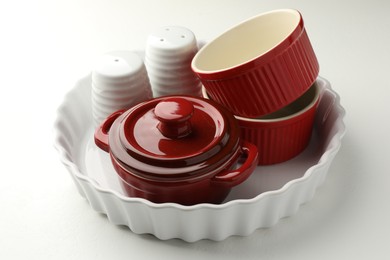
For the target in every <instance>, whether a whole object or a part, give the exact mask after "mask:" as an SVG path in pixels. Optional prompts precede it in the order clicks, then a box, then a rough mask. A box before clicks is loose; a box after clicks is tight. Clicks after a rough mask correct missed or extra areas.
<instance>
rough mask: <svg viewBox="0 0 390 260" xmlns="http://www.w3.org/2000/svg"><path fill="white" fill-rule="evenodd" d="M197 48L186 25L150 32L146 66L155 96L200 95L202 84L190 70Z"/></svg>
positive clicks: (194, 39)
mask: <svg viewBox="0 0 390 260" xmlns="http://www.w3.org/2000/svg"><path fill="white" fill-rule="evenodd" d="M197 51H198V47H197V41H196V38H195V35H194V34H193V32H192V31H190V30H189V29H187V28H184V27H179V26H164V27H160V28H157V29H156V30H155V31H153V32H152V33H151V34H150V35H149V37H148V40H147V43H146V50H145V65H146V68H147V71H148V75H149V78H150V82H151V85H152V89H153V95H154V97H160V96H166V95H173V94H185V95H193V96H201V83H200V81H199V79H198V78H197V77H196V76H195V75H194V73H193V72H192V70H191V61H192V58H193V57H194V56H195V54H196V52H197Z"/></svg>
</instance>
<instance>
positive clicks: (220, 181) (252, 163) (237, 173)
mask: <svg viewBox="0 0 390 260" xmlns="http://www.w3.org/2000/svg"><path fill="white" fill-rule="evenodd" d="M241 149H242V151H243V154H244V156H245V157H246V159H245V161H244V162H243V163H242V165H241V166H240V167H239V168H238V169H233V170H226V171H222V172H221V173H218V174H217V175H215V176H214V177H213V178H212V179H211V181H212V182H213V184H216V185H223V186H228V187H230V188H231V187H233V186H236V185H238V184H240V183H242V182H243V181H245V180H246V179H247V178H248V177H249V176H250V175H251V173H252V172H253V171H254V169H255V168H256V166H257V163H258V160H259V158H258V151H257V146H255V145H254V144H252V143H250V142H247V141H245V140H244V141H243V142H242V147H241Z"/></svg>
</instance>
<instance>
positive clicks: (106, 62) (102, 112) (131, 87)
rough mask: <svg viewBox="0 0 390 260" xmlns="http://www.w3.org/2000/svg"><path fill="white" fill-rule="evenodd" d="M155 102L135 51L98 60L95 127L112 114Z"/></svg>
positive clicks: (94, 82)
mask: <svg viewBox="0 0 390 260" xmlns="http://www.w3.org/2000/svg"><path fill="white" fill-rule="evenodd" d="M151 98H152V90H151V86H150V82H149V78H148V75H147V72H146V68H145V65H144V63H143V60H142V59H141V57H140V56H139V55H138V54H137V53H135V52H132V51H113V52H109V53H106V54H104V55H102V56H101V57H99V58H98V60H97V62H96V64H95V68H94V70H93V72H92V114H93V120H94V126H95V127H96V126H98V125H100V123H101V122H102V121H103V120H104V119H105V118H106V117H107V116H109V115H110V114H112V113H113V112H115V111H117V110H120V109H128V108H130V107H132V106H134V105H136V104H138V103H140V102H142V101H145V100H148V99H151Z"/></svg>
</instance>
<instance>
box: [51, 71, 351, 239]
mask: <svg viewBox="0 0 390 260" xmlns="http://www.w3.org/2000/svg"><path fill="white" fill-rule="evenodd" d="M317 82H318V84H319V86H320V88H321V100H320V104H319V108H318V113H317V116H316V121H315V129H314V131H313V136H312V139H311V141H310V144H309V146H308V147H307V149H306V150H305V151H304V152H303V153H302V154H300V155H299V156H297V157H295V158H293V159H291V160H289V161H287V162H284V163H281V164H276V165H272V166H259V167H258V168H257V169H256V171H255V172H254V173H253V174H252V176H251V177H250V178H249V179H248V180H247V181H246V182H244V183H242V184H241V185H239V186H237V187H236V188H235V189H233V190H232V192H231V193H230V194H229V196H228V198H227V199H226V200H225V202H224V203H222V204H219V205H214V204H198V205H194V206H182V205H178V204H174V203H164V204H155V203H152V202H150V201H147V200H145V199H140V198H130V197H127V196H125V195H124V193H123V192H122V189H121V188H120V185H119V182H118V180H117V176H116V173H115V171H114V169H113V168H112V166H111V162H110V161H109V157H108V154H107V153H104V152H101V151H100V149H98V148H96V147H95V145H94V143H93V130H94V129H93V127H92V113H91V102H90V100H91V77H90V75H88V76H87V77H85V78H83V79H81V80H80V81H79V82H78V83H77V84H76V86H75V87H74V89H73V90H71V91H70V93H69V94H68V95H67V96H66V97H65V99H64V101H63V104H62V105H61V106H60V108H59V109H58V118H57V121H56V123H55V133H56V137H55V146H56V148H57V150H58V152H59V154H60V157H61V160H62V162H63V164H64V165H65V166H66V167H67V169H68V170H69V172H70V174H71V176H72V177H73V180H74V182H75V184H76V186H77V189H78V191H79V193H80V194H81V195H82V196H83V197H85V198H86V199H87V200H88V202H89V203H90V205H91V207H92V208H93V209H94V210H96V211H97V212H101V213H104V214H107V216H108V219H109V221H111V222H112V223H114V224H118V225H126V226H128V227H129V228H130V229H131V230H132V231H133V232H134V233H137V234H144V233H149V234H153V235H154V236H156V237H157V238H159V239H164V240H165V239H171V238H179V239H182V240H185V241H188V242H194V241H197V240H200V239H211V240H216V241H220V240H223V239H225V238H227V237H229V236H232V235H240V236H247V235H250V234H251V233H253V232H254V231H255V230H256V229H259V228H266V227H271V226H273V225H275V224H276V223H277V222H278V221H279V219H281V218H283V217H287V216H291V215H293V214H295V213H296V212H297V210H298V209H299V206H300V205H301V204H303V203H306V202H308V201H309V200H310V199H311V198H312V197H313V196H314V193H315V190H316V189H317V187H318V186H319V185H320V184H321V183H322V182H323V181H324V179H325V177H326V175H327V173H328V169H329V166H330V165H331V163H332V160H333V158H334V157H335V156H336V154H337V152H338V150H339V148H340V145H341V139H342V137H343V136H344V133H345V125H344V122H343V118H344V114H345V111H344V109H343V107H342V106H341V105H340V101H339V96H338V95H337V93H335V92H334V91H333V90H332V89H331V87H330V84H329V82H328V81H326V80H325V79H323V78H321V77H319V78H318V79H317Z"/></svg>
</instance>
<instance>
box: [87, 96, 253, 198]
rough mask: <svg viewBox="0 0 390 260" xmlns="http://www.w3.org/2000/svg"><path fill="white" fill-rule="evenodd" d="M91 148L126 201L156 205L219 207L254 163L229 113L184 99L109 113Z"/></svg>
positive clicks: (211, 104)
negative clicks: (100, 154) (109, 166)
mask: <svg viewBox="0 0 390 260" xmlns="http://www.w3.org/2000/svg"><path fill="white" fill-rule="evenodd" d="M95 143H96V144H97V145H98V146H99V147H100V148H101V149H103V150H104V151H107V152H109V153H110V156H111V160H112V163H113V166H114V168H115V170H116V172H117V173H118V176H119V178H120V181H121V183H122V186H123V187H124V190H125V191H126V193H127V194H128V195H129V196H132V197H141V198H145V199H148V200H150V201H152V202H156V203H163V202H175V203H179V204H183V205H193V204H197V203H220V202H222V201H223V200H224V198H225V197H226V196H227V194H228V193H229V191H230V189H231V188H232V187H233V186H235V185H238V184H240V183H241V182H243V181H244V180H245V179H247V178H248V177H249V175H250V174H251V173H252V171H253V170H254V168H255V167H256V165H257V162H258V153H257V147H256V146H254V145H252V144H251V143H249V142H247V141H243V140H241V139H240V129H239V126H238V124H237V121H236V120H235V118H234V116H233V115H232V114H231V113H230V112H229V111H227V110H226V109H225V108H223V107H222V106H220V105H218V104H216V103H214V102H212V101H209V100H205V99H202V98H196V97H190V96H169V97H161V98H156V99H152V100H149V101H145V102H143V103H140V104H139V105H137V106H135V107H133V108H131V109H129V110H127V111H118V112H116V113H113V114H112V115H110V116H109V117H108V118H107V119H106V120H105V121H104V122H103V123H102V124H101V126H100V127H98V129H97V130H96V131H95ZM241 159H242V160H241ZM240 160H241V161H243V162H240V164H239V165H238V162H239V161H240ZM241 163H242V164H241Z"/></svg>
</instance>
